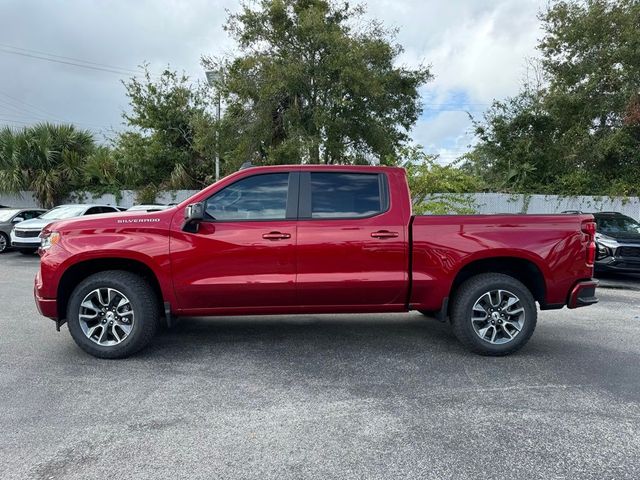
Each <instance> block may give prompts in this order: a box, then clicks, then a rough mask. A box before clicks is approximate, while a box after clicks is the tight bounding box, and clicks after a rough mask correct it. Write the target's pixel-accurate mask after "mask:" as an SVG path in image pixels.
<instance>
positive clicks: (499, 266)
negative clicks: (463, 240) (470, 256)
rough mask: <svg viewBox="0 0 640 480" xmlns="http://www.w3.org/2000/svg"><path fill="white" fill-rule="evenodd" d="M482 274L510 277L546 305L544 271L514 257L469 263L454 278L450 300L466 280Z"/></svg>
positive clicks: (531, 263) (485, 259) (527, 260)
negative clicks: (497, 274)
mask: <svg viewBox="0 0 640 480" xmlns="http://www.w3.org/2000/svg"><path fill="white" fill-rule="evenodd" d="M482 273H502V274H504V275H509V276H510V277H513V278H515V279H516V280H518V281H520V282H522V283H523V284H524V286H525V287H527V288H528V289H529V291H530V292H531V294H532V295H533V298H534V299H535V300H536V301H538V303H540V305H544V304H545V298H546V291H547V286H546V282H545V278H544V275H543V273H542V270H541V269H540V267H539V266H538V265H536V263H535V262H533V261H532V260H530V259H527V258H523V257H514V256H499V257H487V258H480V259H476V260H473V261H471V262H469V263H467V264H466V265H464V266H463V267H462V268H461V269H460V270H459V271H458V273H457V274H456V276H455V277H454V280H453V283H452V284H451V289H450V293H449V298H453V297H454V296H455V295H456V290H457V289H458V288H459V287H460V285H462V284H463V283H464V282H465V281H466V280H468V279H469V278H471V277H474V276H476V275H479V274H482Z"/></svg>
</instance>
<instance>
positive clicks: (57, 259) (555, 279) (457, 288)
mask: <svg viewBox="0 0 640 480" xmlns="http://www.w3.org/2000/svg"><path fill="white" fill-rule="evenodd" d="M594 235H595V223H594V220H593V216H591V215H472V216H414V215H412V213H411V196H410V193H409V188H408V185H407V179H406V174H405V171H404V170H403V169H401V168H395V167H368V166H307V165H298V166H273V167H253V168H248V169H245V170H241V171H239V172H237V173H234V174H232V175H230V176H228V177H226V178H224V179H222V180H220V181H219V182H217V183H215V184H213V185H211V186H210V187H208V188H206V189H204V190H203V191H201V192H199V193H197V194H195V195H194V196H193V197H191V198H190V199H188V200H186V201H184V202H182V203H180V204H178V205H177V206H174V207H171V208H169V209H167V210H164V211H158V212H152V213H147V212H132V213H122V214H119V215H114V214H111V215H96V216H91V217H83V218H78V219H74V220H65V221H58V222H54V223H52V224H50V225H48V226H47V227H46V228H45V229H44V231H43V233H42V246H41V248H40V254H41V264H40V270H39V272H38V273H37V275H36V278H35V299H36V303H37V305H38V308H39V310H40V312H41V313H42V314H43V315H44V316H46V317H49V318H51V319H53V320H55V321H56V325H57V327H58V330H59V329H60V326H61V325H62V324H64V323H65V322H66V323H67V324H68V327H69V331H70V333H71V335H72V337H73V339H74V340H75V341H76V343H77V344H78V345H79V346H80V347H81V348H82V349H84V350H85V351H86V352H88V353H90V354H91V355H94V356H97V357H103V358H119V357H125V356H128V355H131V354H133V353H135V352H136V351H138V350H140V349H141V348H143V347H145V346H146V345H147V344H149V342H150V341H151V339H152V337H153V335H154V333H155V332H156V330H157V328H158V326H159V325H160V324H161V322H167V323H168V324H171V323H172V322H173V321H174V319H175V318H176V317H180V316H213V315H256V314H301V315H304V314H312V313H313V314H317V313H370V312H403V311H409V310H417V311H419V312H422V313H424V314H425V315H429V316H435V317H437V318H439V319H441V320H446V321H450V322H451V324H452V327H453V330H454V332H455V334H456V336H457V337H458V339H460V341H461V342H462V343H463V344H464V345H465V346H466V347H467V348H469V349H470V350H472V351H474V352H476V353H480V354H485V355H506V354H509V353H511V352H514V351H516V350H518V349H519V348H521V347H522V346H523V345H524V344H525V343H526V342H527V341H528V339H529V338H530V337H531V335H532V333H533V331H534V328H535V326H536V320H537V307H536V302H537V303H538V305H539V307H540V309H542V310H545V309H556V308H562V307H564V306H567V307H569V308H576V307H581V306H585V305H590V304H592V303H595V302H596V301H597V299H596V297H595V289H596V281H594V280H592V278H591V277H592V274H593V263H594V258H595V243H594Z"/></svg>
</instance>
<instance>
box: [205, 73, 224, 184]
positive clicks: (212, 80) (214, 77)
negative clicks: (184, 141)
mask: <svg viewBox="0 0 640 480" xmlns="http://www.w3.org/2000/svg"><path fill="white" fill-rule="evenodd" d="M205 74H206V75H207V83H209V86H211V87H214V88H215V90H216V182H217V181H218V180H220V153H218V152H219V150H220V133H219V130H220V102H221V98H220V89H219V88H217V87H216V84H217V83H218V81H219V80H220V79H221V78H222V72H221V71H220V70H207V71H206V72H205Z"/></svg>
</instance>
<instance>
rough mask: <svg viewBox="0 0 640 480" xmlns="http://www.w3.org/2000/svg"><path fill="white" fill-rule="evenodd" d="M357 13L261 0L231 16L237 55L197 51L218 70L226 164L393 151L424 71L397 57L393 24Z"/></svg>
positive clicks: (352, 158) (363, 159)
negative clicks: (402, 63) (224, 56)
mask: <svg viewBox="0 0 640 480" xmlns="http://www.w3.org/2000/svg"><path fill="white" fill-rule="evenodd" d="M362 15H363V8H362V7H351V6H350V5H349V4H348V3H337V2H334V1H331V0H262V1H260V2H259V3H258V4H257V7H252V6H249V5H247V4H244V5H243V6H242V8H241V11H240V12H239V13H237V14H233V15H231V16H230V17H229V19H228V22H227V24H226V30H227V31H228V32H229V33H230V34H231V36H232V37H233V38H234V39H235V40H236V41H237V43H238V46H239V50H240V52H241V53H240V55H239V56H238V57H236V58H234V59H232V60H220V61H216V60H213V59H211V58H206V57H205V58H204V59H203V63H204V65H205V66H206V67H207V68H216V69H220V70H221V71H222V73H223V75H221V77H220V80H219V81H218V84H217V85H216V87H217V88H218V90H219V92H220V93H221V95H222V96H223V98H224V99H225V104H226V111H225V115H224V119H223V122H222V125H221V143H222V148H223V157H224V158H225V160H226V161H227V163H228V164H229V165H232V166H234V167H235V166H237V165H240V164H242V163H243V162H245V161H247V160H258V161H259V162H261V163H265V164H273V163H300V162H308V163H344V162H355V163H369V162H371V161H374V160H380V159H382V158H384V157H386V156H388V155H394V154H397V153H398V150H399V148H400V147H401V146H402V145H403V144H404V143H405V142H406V141H407V140H408V135H407V132H408V131H409V130H410V128H411V127H412V126H413V124H414V123H415V122H416V120H417V118H418V116H419V115H420V113H421V105H420V96H419V93H418V88H419V87H420V86H421V85H423V84H424V83H426V82H427V81H429V80H430V79H431V74H430V72H429V69H428V68H427V67H420V68H417V69H410V68H406V67H399V66H397V65H396V61H397V58H398V55H399V54H400V53H401V52H402V47H401V46H400V45H397V44H395V43H394V33H393V32H390V31H387V30H385V29H384V28H383V26H382V25H381V24H380V23H379V22H375V21H374V22H366V21H364V19H363V17H362Z"/></svg>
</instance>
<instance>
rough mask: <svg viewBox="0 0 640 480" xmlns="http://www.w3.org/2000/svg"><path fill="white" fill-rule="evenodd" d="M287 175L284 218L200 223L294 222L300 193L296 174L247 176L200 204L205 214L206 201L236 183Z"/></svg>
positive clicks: (270, 173) (216, 220)
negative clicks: (256, 178) (269, 176)
mask: <svg viewBox="0 0 640 480" xmlns="http://www.w3.org/2000/svg"><path fill="white" fill-rule="evenodd" d="M285 173H286V174H288V175H289V178H288V189H287V204H286V206H285V218H253V219H247V218H240V219H238V220H227V219H225V220H218V219H209V218H203V219H202V220H201V221H202V222H206V223H249V222H291V221H296V220H297V219H298V201H297V199H298V195H299V191H300V178H299V174H298V172H291V171H288V172H263V173H256V174H255V175H247V176H246V177H242V178H239V179H238V180H236V181H235V182H233V183H230V184H229V185H225V186H224V187H223V188H221V189H220V190H218V191H216V192H215V193H213V194H211V195H209V196H208V197H207V198H205V199H204V200H203V201H202V203H203V204H204V206H205V212H206V206H207V201H209V199H210V198H211V197H213V196H214V195H217V194H218V193H219V192H221V191H223V190H224V189H226V188H228V187H230V186H232V185H235V184H236V183H239V182H242V181H243V180H246V179H248V178H253V177H259V176H263V175H282V174H285ZM294 198H295V199H296V201H293V199H294Z"/></svg>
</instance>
